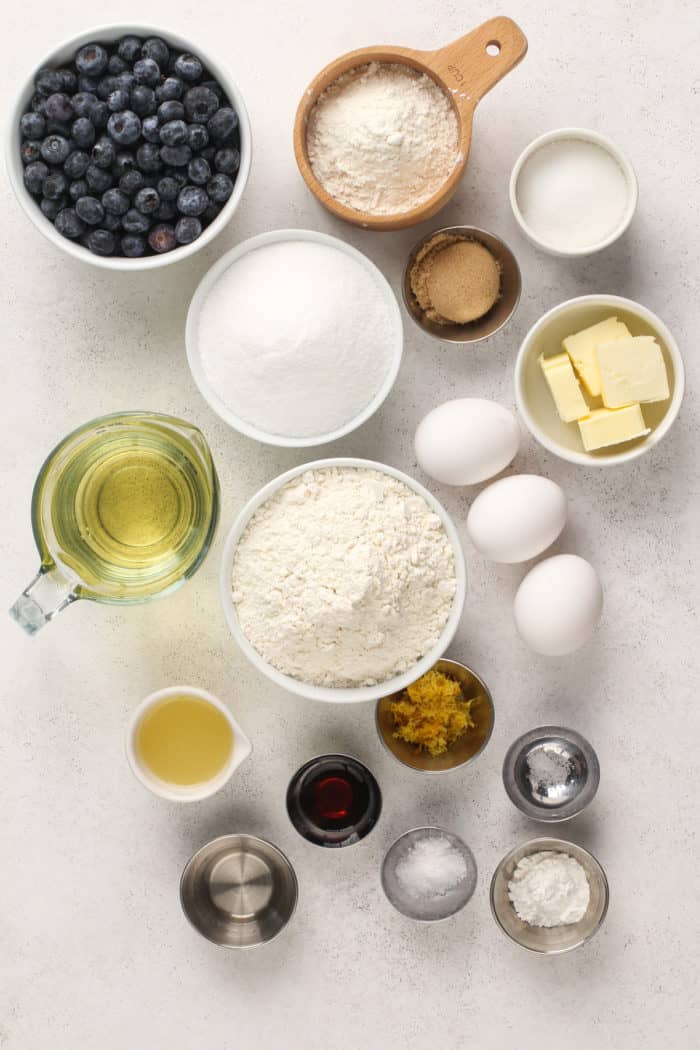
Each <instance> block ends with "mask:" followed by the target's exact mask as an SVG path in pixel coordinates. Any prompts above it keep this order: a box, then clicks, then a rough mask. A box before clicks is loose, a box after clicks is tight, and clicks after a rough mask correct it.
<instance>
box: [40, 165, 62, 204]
mask: <svg viewBox="0 0 700 1050" xmlns="http://www.w3.org/2000/svg"><path fill="white" fill-rule="evenodd" d="M67 189H68V181H67V179H66V176H65V175H64V174H63V172H62V171H52V172H51V174H50V175H49V176H48V177H47V178H45V179H44V185H43V186H42V192H43V194H44V196H45V197H48V199H49V200H50V201H57V200H58V198H59V197H63V195H64V194H65V192H66V190H67Z"/></svg>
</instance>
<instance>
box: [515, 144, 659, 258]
mask: <svg viewBox="0 0 700 1050" xmlns="http://www.w3.org/2000/svg"><path fill="white" fill-rule="evenodd" d="M564 139H581V140H583V141H584V142H591V143H593V145H595V146H600V148H601V149H604V150H605V151H606V152H607V153H609V154H610V156H611V157H612V158H613V160H614V161H615V162H616V163H617V165H618V167H619V168H620V170H621V171H622V174H623V175H624V177H625V182H626V183H627V204H626V207H625V210H624V212H623V214H622V217H621V219H620V221H619V222H618V224H617V226H615V227H614V229H612V230H611V231H610V233H609V234H608V235H607V237H605V238H604V239H603V240H599V241H594V242H592V243H591V244H590V245H586V247H585V248H575V249H572V248H566V247H564V246H563V245H561V244H556V243H555V242H553V241H547V240H544V239H543V238H542V237H541V236H539V235H538V234H537V233H536V232H535V231H534V230H533V229H532V227H531V226H529V225H528V223H527V222H526V220H525V217H524V215H523V213H522V211H521V210H520V205H519V203H518V180H519V179H520V175H521V172H522V170H523V168H524V167H525V165H526V164H527V162H528V161H529V160H530V158H531V157H532V155H533V154H534V153H536V152H537V150H539V149H541V148H542V147H543V146H548V145H550V144H551V143H553V142H561V141H562V140H564ZM508 192H509V196H510V206H511V208H512V210H513V215H514V216H515V219H516V222H517V223H518V225H519V226H520V229H521V230H522V232H523V233H524V234H525V236H526V237H527V239H528V240H529V241H530V242H531V244H534V245H535V247H537V248H541V249H542V251H544V252H548V253H549V254H550V255H557V256H561V257H566V258H572V257H581V256H584V255H592V254H593V253H594V252H599V251H601V250H602V249H603V248H607V247H608V246H609V245H611V244H612V243H613V242H614V241H616V240H617V239H618V237H621V236H622V234H623V233H624V232H625V230H626V229H627V227H628V226H629V224H630V223H631V221H632V217H633V216H634V213H635V211H636V210H637V199H638V196H639V189H638V185H637V176H636V175H635V173H634V168H633V167H632V165H631V164H630V162H629V160H628V159H627V157H626V156H625V155H624V153H622V152H620V150H619V149H618V148H617V146H616V145H615V143H614V142H612V141H611V140H610V139H608V138H606V137H605V135H600V134H599V133H598V132H597V131H589V130H588V129H586V128H557V129H556V131H548V132H546V133H545V134H544V135H540V136H539V137H538V138H536V139H534V140H533V141H532V142H531V143H530V144H529V146H526V147H525V149H524V150H523V152H522V153H521V154H520V156H519V157H518V159H517V160H516V162H515V164H514V166H513V170H512V172H511V175H510V185H509V189H508Z"/></svg>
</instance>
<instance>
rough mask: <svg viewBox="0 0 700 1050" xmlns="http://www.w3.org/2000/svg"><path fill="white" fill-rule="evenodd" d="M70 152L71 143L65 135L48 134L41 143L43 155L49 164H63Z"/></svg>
mask: <svg viewBox="0 0 700 1050" xmlns="http://www.w3.org/2000/svg"><path fill="white" fill-rule="evenodd" d="M70 152H71V148H70V143H69V142H68V139H66V138H64V137H63V135H47V137H46V138H45V139H44V141H43V142H42V144H41V155H42V157H43V158H44V160H45V161H46V162H47V164H63V162H64V160H65V159H66V157H67V156H68V154H69V153H70Z"/></svg>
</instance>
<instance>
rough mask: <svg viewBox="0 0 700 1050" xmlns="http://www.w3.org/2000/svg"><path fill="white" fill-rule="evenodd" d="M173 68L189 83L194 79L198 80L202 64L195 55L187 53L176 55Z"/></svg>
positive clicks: (202, 67) (202, 69)
mask: <svg viewBox="0 0 700 1050" xmlns="http://www.w3.org/2000/svg"><path fill="white" fill-rule="evenodd" d="M173 68H174V71H175V72H176V73H177V75H178V76H179V77H182V79H183V80H187V81H189V82H190V83H191V82H192V81H194V80H199V78H200V77H201V75H202V73H203V72H204V66H203V65H202V63H201V62H200V61H199V59H198V58H197V56H196V55H189V54H184V55H178V56H177V58H176V59H175V64H174V67H173Z"/></svg>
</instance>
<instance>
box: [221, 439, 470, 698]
mask: <svg viewBox="0 0 700 1050" xmlns="http://www.w3.org/2000/svg"><path fill="white" fill-rule="evenodd" d="M219 584H220V595H221V603H222V606H223V609H224V614H225V616H226V622H227V624H228V626H229V629H230V631H231V634H232V635H233V637H234V638H235V640H236V642H237V643H238V645H239V647H240V649H241V651H242V652H243V654H244V655H245V656H246V657H247V658H248V660H249V661H250V662H251V663H252V664H253V666H254V667H256V668H257V669H258V671H260V672H261V673H262V674H264V675H265V676H266V677H267V678H269V679H270V680H271V681H272V682H274V683H275V685H278V686H280V687H281V688H282V689H286V690H287V691H288V692H290V693H295V694H297V695H299V696H305V697H309V698H310V699H313V700H322V701H325V702H327V703H356V702H359V701H362V700H377V699H379V698H380V697H382V696H388V695H389V694H391V693H396V692H398V691H399V690H401V689H404V688H405V687H406V686H407V685H410V684H411V682H414V681H416V679H418V678H420V677H421V675H423V674H425V672H426V671H428V670H430V668H431V667H433V666H434V664H435V663H436V662H437V661H438V660H439V659H440V658H441V657H442V656H443V655H444V653H445V651H446V650H447V648H448V646H449V645H450V643H451V641H452V639H453V637H454V635H455V632H456V630H457V626H458V624H459V621H460V619H461V616H462V611H463V609H464V601H465V594H466V569H465V565H464V555H463V553H462V547H461V544H460V540H459V536H458V535H457V530H456V529H455V526H454V524H453V523H452V521H451V520H450V518H449V516H448V514H447V512H446V511H445V509H444V508H443V507H442V506H441V504H440V503H439V502H438V501H437V500H436V499H435V497H434V496H433V495H432V494H431V493H430V492H429V491H428V490H427V489H426V488H424V487H423V486H422V485H420V484H419V483H418V482H417V481H414V479H413V478H411V477H409V476H408V475H407V474H404V473H402V472H401V471H400V470H396V469H394V467H389V466H386V465H385V464H383V463H375V462H373V461H371V460H364V459H352V458H336V459H321V460H316V461H314V462H312V463H304V464H301V465H300V466H298V467H294V468H293V469H292V470H288V471H287V472H286V473H284V474H282V475H280V476H279V477H277V478H275V479H274V480H273V481H270V482H269V483H268V484H267V485H265V486H263V488H262V489H260V491H259V492H258V493H257V494H256V495H255V496H253V498H252V499H251V500H250V501H249V502H248V503H247V504H246V506H245V507H244V508H243V510H242V511H241V513H240V514H239V516H238V518H237V520H236V522H235V523H234V525H233V528H232V529H231V531H230V532H229V534H228V537H227V539H226V543H225V546H224V552H223V558H222V564H221V574H220V581H219Z"/></svg>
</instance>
